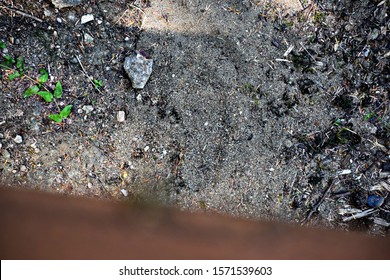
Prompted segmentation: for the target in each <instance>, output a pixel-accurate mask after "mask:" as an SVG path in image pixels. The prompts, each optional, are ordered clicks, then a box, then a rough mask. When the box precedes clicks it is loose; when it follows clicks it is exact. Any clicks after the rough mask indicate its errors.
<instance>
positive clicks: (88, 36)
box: [84, 33, 93, 45]
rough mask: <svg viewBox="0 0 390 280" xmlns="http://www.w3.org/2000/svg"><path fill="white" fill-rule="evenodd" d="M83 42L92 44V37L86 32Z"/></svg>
mask: <svg viewBox="0 0 390 280" xmlns="http://www.w3.org/2000/svg"><path fill="white" fill-rule="evenodd" d="M84 43H86V44H87V45H88V44H92V43H93V37H92V36H91V35H89V34H88V33H85V34H84Z"/></svg>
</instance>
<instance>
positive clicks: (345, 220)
mask: <svg viewBox="0 0 390 280" xmlns="http://www.w3.org/2000/svg"><path fill="white" fill-rule="evenodd" d="M378 211H379V209H367V210H365V211H362V212H360V213H357V214H356V215H355V214H352V215H351V216H349V217H346V218H343V222H348V221H351V220H355V219H360V218H363V217H366V216H368V215H371V214H373V213H376V212H378Z"/></svg>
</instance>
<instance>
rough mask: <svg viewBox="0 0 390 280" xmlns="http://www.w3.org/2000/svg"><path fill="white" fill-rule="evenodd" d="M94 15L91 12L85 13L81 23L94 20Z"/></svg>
mask: <svg viewBox="0 0 390 280" xmlns="http://www.w3.org/2000/svg"><path fill="white" fill-rule="evenodd" d="M94 18H95V17H94V16H93V15H91V14H86V15H83V16H82V17H81V24H85V23H87V22H90V21H93V20H94Z"/></svg>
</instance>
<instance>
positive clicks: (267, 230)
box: [0, 189, 390, 260]
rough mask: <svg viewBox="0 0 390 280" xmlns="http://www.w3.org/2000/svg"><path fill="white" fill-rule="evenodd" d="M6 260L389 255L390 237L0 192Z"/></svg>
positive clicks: (0, 253)
mask: <svg viewBox="0 0 390 280" xmlns="http://www.w3.org/2000/svg"><path fill="white" fill-rule="evenodd" d="M0 225H1V229H0V257H1V259H3V260H4V259H389V257H390V239H389V238H379V237H375V238H374V237H369V236H366V235H361V234H357V233H354V234H352V233H344V232H334V231H325V230H315V229H308V228H300V227H293V226H289V225H284V224H277V223H269V222H256V221H248V220H243V219H235V218H231V217H226V216H219V215H208V214H200V213H198V214H193V213H187V212H182V211H180V210H175V209H165V208H164V209H163V208H153V207H140V206H129V205H126V204H121V203H118V202H107V201H96V200H90V199H85V198H84V199H83V198H75V197H62V196H57V195H53V194H47V193H38V192H29V191H12V190H9V189H0Z"/></svg>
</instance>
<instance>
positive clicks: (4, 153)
mask: <svg viewBox="0 0 390 280" xmlns="http://www.w3.org/2000/svg"><path fill="white" fill-rule="evenodd" d="M1 154H2V156H3V157H4V158H5V159H8V158H10V157H11V154H10V153H9V152H8V151H7V150H3V152H2V153H1Z"/></svg>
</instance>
